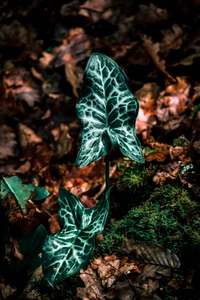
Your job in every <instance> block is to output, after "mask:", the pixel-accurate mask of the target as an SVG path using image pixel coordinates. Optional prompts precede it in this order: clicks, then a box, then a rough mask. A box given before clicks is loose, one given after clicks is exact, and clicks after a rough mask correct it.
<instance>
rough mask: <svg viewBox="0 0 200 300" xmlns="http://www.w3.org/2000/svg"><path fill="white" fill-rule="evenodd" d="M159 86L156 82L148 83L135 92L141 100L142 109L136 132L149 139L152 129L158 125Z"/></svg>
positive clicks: (138, 117)
mask: <svg viewBox="0 0 200 300" xmlns="http://www.w3.org/2000/svg"><path fill="white" fill-rule="evenodd" d="M158 92H159V87H158V85H157V84H156V83H146V84H144V85H143V87H142V88H141V89H140V90H138V91H137V92H136V93H135V97H136V98H138V99H139V101H140V109H139V113H138V116H137V119H136V132H137V134H142V137H143V139H147V138H148V136H149V135H150V133H151V129H152V127H153V126H155V125H156V118H155V108H156V98H157V96H158Z"/></svg>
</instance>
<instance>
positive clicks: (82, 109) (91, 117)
mask: <svg viewBox="0 0 200 300" xmlns="http://www.w3.org/2000/svg"><path fill="white" fill-rule="evenodd" d="M76 109H77V114H78V117H79V118H80V119H81V121H82V127H83V128H82V140H81V148H80V151H79V154H78V156H77V159H76V166H86V165H88V164H89V163H91V162H92V161H96V160H98V159H99V158H101V157H102V156H104V155H106V154H108V152H109V147H110V146H109V145H110V143H111V144H112V145H119V147H120V150H121V152H122V153H123V154H124V155H125V156H127V157H129V158H131V159H133V160H136V161H138V162H144V157H143V154H142V150H141V146H140V142H139V140H138V138H137V136H136V133H135V120H136V117H137V115H138V110H139V102H138V100H137V99H136V98H134V96H133V95H132V93H131V91H130V89H129V87H128V84H127V76H126V74H125V73H124V71H122V69H121V68H120V67H119V66H118V65H117V64H116V63H115V62H114V61H113V60H112V59H110V58H108V57H107V56H106V55H104V54H100V53H94V54H92V55H91V57H90V59H89V61H88V63H87V66H86V69H85V74H84V89H83V95H82V98H81V99H80V100H79V102H78V104H77V106H76Z"/></svg>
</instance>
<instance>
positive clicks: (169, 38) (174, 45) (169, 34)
mask: <svg viewBox="0 0 200 300" xmlns="http://www.w3.org/2000/svg"><path fill="white" fill-rule="evenodd" d="M161 33H162V35H163V39H162V41H161V42H160V51H161V52H162V53H165V55H166V54H168V53H169V51H170V50H171V49H180V47H181V45H182V43H183V35H184V31H183V30H182V28H181V27H180V26H179V25H177V24H173V25H172V30H170V29H164V30H161Z"/></svg>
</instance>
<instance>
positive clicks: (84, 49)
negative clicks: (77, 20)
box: [54, 28, 91, 67]
mask: <svg viewBox="0 0 200 300" xmlns="http://www.w3.org/2000/svg"><path fill="white" fill-rule="evenodd" d="M55 53H56V54H57V56H56V58H55V61H54V66H55V67H59V66H61V65H67V64H76V63H77V62H79V61H81V60H83V59H85V58H86V57H88V56H89V55H90V54H91V49H90V40H89V37H88V35H87V34H86V33H85V31H84V30H83V29H82V28H75V29H71V30H70V32H69V37H68V39H67V40H63V44H62V45H61V46H59V47H57V48H56V49H55Z"/></svg>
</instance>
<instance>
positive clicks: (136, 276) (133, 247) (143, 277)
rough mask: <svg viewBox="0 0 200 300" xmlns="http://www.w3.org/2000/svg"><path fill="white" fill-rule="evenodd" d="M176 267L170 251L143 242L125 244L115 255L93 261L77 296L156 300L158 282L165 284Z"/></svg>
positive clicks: (83, 275)
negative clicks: (163, 281) (164, 281)
mask: <svg viewBox="0 0 200 300" xmlns="http://www.w3.org/2000/svg"><path fill="white" fill-rule="evenodd" d="M179 267H180V261H179V259H178V257H177V256H176V254H174V253H173V252H171V251H170V250H169V249H165V248H163V247H161V246H158V245H153V244H149V243H144V242H136V243H133V244H128V245H126V246H125V247H124V248H123V249H122V250H121V251H120V252H118V253H116V254H113V255H111V256H105V257H103V258H102V257H98V258H97V259H94V260H93V262H92V263H91V264H90V266H89V267H88V268H87V270H82V271H81V273H80V277H81V279H82V280H83V281H84V283H85V288H78V289H77V295H78V297H80V298H81V299H84V297H88V298H89V299H91V300H93V299H96V298H98V299H102V300H103V299H105V298H107V297H108V298H109V299H118V300H123V299H131V300H133V299H143V298H144V299H145V298H146V297H147V298H149V299H157V300H159V299H161V298H159V296H158V294H157V292H159V284H158V280H159V279H162V280H166V278H167V277H170V276H171V275H172V272H174V271H175V270H177V268H179ZM97 278H98V279H97ZM108 288H109V290H108ZM126 295H127V296H126Z"/></svg>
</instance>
